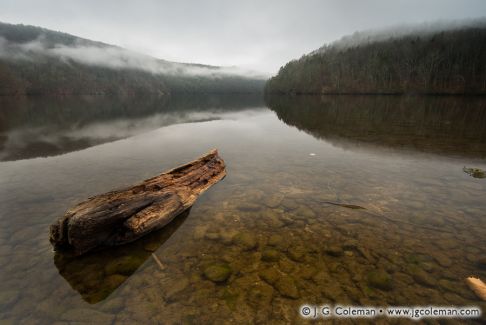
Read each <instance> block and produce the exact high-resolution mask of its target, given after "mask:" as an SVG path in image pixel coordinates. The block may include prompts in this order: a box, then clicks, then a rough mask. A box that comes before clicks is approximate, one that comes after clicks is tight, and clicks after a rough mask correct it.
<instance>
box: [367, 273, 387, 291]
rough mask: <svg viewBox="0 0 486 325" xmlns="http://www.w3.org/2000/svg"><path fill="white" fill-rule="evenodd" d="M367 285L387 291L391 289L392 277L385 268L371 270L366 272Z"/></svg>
mask: <svg viewBox="0 0 486 325" xmlns="http://www.w3.org/2000/svg"><path fill="white" fill-rule="evenodd" d="M368 285H369V286H370V287H373V288H377V289H381V290H385V291H388V290H391V289H392V277H391V276H390V275H389V274H388V273H387V272H386V271H385V270H373V271H371V272H370V273H368Z"/></svg>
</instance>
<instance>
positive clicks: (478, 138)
mask: <svg viewBox="0 0 486 325" xmlns="http://www.w3.org/2000/svg"><path fill="white" fill-rule="evenodd" d="M266 102H267V104H268V106H269V107H270V109H272V110H273V111H275V112H276V113H277V116H278V118H279V119H280V120H282V121H283V122H285V123H286V124H288V125H291V126H295V127H297V128H298V129H299V130H303V131H305V132H307V133H309V134H312V135H313V136H314V137H316V138H319V139H325V140H326V141H329V142H331V143H333V144H334V145H336V146H339V147H345V148H351V149H356V148H357V147H370V146H371V147H374V148H376V147H382V148H388V149H393V150H414V151H421V152H428V153H436V154H441V155H459V156H467V157H477V158H484V157H486V101H484V99H483V98H480V97H469V98H464V97H452V96H451V97H444V96H442V97H432V96H410V97H403V96H322V97H318V96H293V97H290V96H272V97H268V98H266Z"/></svg>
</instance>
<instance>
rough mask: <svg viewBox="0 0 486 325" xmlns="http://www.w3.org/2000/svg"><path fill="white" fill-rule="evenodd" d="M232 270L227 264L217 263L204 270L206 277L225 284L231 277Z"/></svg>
mask: <svg viewBox="0 0 486 325" xmlns="http://www.w3.org/2000/svg"><path fill="white" fill-rule="evenodd" d="M231 273H232V270H231V268H230V266H229V265H228V264H226V263H215V264H211V265H209V266H207V267H206V268H205V269H204V276H205V277H206V278H207V279H208V280H211V281H213V282H224V281H226V280H227V279H228V278H229V276H230V275H231Z"/></svg>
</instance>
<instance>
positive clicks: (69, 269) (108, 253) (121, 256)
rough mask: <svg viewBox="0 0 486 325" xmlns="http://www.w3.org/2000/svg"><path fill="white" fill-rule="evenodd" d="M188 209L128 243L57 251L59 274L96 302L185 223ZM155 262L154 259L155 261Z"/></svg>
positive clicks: (108, 293)
mask: <svg viewBox="0 0 486 325" xmlns="http://www.w3.org/2000/svg"><path fill="white" fill-rule="evenodd" d="M188 215H189V210H188V211H186V212H184V213H183V214H181V215H179V216H178V217H177V218H175V219H174V220H173V221H172V222H171V223H170V224H168V225H167V226H166V227H164V228H163V229H161V230H159V231H156V232H153V233H151V234H149V235H147V236H145V237H144V238H142V239H140V240H138V241H135V242H133V243H130V244H126V245H122V246H118V247H113V248H108V249H103V250H101V251H98V252H94V253H91V254H87V255H83V256H78V257H74V256H72V255H70V254H69V253H68V252H56V254H55V255H54V264H55V265H56V267H57V269H58V270H59V274H61V276H62V277H63V278H64V279H65V280H66V281H67V282H68V283H69V285H70V286H71V287H72V288H73V289H74V290H76V291H77V292H79V294H80V295H81V296H82V298H83V300H84V301H86V302H88V303H90V304H95V303H98V302H100V301H102V300H105V299H106V298H107V297H108V296H110V294H111V293H112V292H113V291H115V289H117V288H118V287H119V286H120V285H121V284H123V283H124V282H125V281H126V280H127V279H128V278H129V277H130V276H131V275H132V274H133V273H135V271H137V269H138V268H139V267H140V266H141V265H142V264H143V263H144V262H145V261H146V260H147V259H148V258H151V256H152V253H153V252H155V251H157V249H158V248H159V247H160V246H162V245H163V244H164V243H165V242H166V241H167V240H168V239H169V238H170V237H171V236H172V234H173V233H174V232H175V231H176V230H177V229H178V228H179V227H180V226H181V225H182V224H183V223H184V221H185V220H186V218H187V217H188ZM154 262H155V261H154Z"/></svg>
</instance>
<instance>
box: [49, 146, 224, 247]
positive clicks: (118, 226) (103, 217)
mask: <svg viewBox="0 0 486 325" xmlns="http://www.w3.org/2000/svg"><path fill="white" fill-rule="evenodd" d="M225 176H226V170H225V164H224V161H223V160H222V159H221V158H220V157H219V155H218V152H217V150H212V151H211V152H209V153H207V154H206V155H204V156H202V157H200V158H199V159H196V160H194V161H192V162H190V163H187V164H185V165H182V166H180V167H177V168H174V169H172V170H169V171H167V172H165V173H163V174H161V175H159V176H156V177H153V178H150V179H147V180H145V181H143V182H142V183H140V184H138V185H135V186H132V187H129V188H125V189H121V190H116V191H112V192H108V193H105V194H101V195H97V196H93V197H91V198H89V199H87V200H86V201H84V202H81V203H79V204H78V205H76V206H75V207H73V208H72V209H70V210H68V211H67V212H66V213H65V214H64V216H62V217H60V218H59V219H58V220H57V221H56V222H55V223H54V224H53V225H51V227H50V241H51V243H52V244H53V245H54V248H55V249H60V248H68V249H69V250H72V251H73V252H74V254H76V255H81V254H84V253H86V252H88V251H90V250H92V249H94V248H97V247H102V246H115V245H121V244H125V243H129V242H132V241H134V240H136V239H138V238H140V237H142V236H144V235H145V234H147V233H149V232H151V231H153V230H155V229H160V228H161V227H163V226H165V225H166V224H168V223H169V222H170V221H172V219H174V218H175V217H176V216H177V215H179V214H181V213H182V212H184V211H185V210H186V209H188V208H190V207H191V206H192V205H193V204H194V202H195V201H196V199H197V198H198V196H199V195H201V194H202V193H203V192H204V191H206V190H207V189H208V188H209V187H211V186H212V185H214V184H215V183H217V182H219V181H220V180H222V179H223V178H224V177H225Z"/></svg>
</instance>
